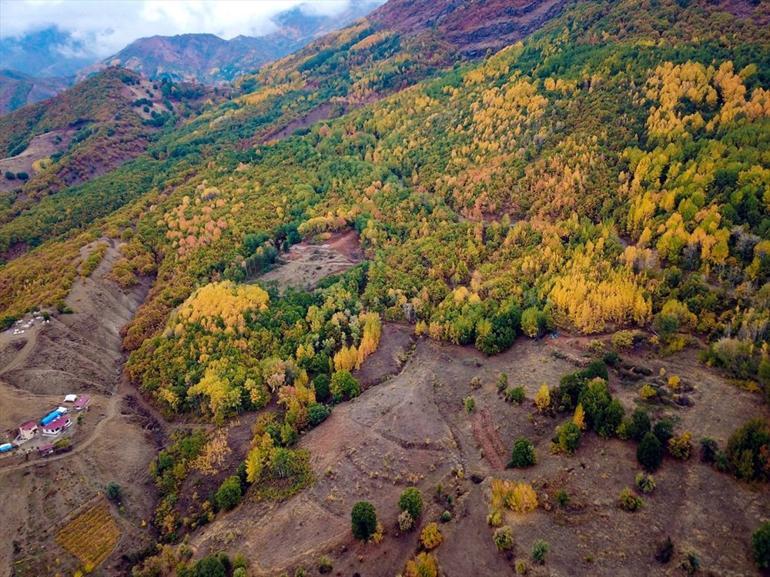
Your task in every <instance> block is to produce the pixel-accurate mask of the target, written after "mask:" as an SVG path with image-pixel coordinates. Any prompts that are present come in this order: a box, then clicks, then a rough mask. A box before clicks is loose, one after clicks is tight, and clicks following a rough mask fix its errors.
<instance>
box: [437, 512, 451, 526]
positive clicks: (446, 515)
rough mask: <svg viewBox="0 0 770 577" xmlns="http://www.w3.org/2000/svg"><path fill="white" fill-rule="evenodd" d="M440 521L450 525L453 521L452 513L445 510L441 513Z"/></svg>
mask: <svg viewBox="0 0 770 577" xmlns="http://www.w3.org/2000/svg"><path fill="white" fill-rule="evenodd" d="M439 520H440V521H441V522H442V523H449V522H450V521H451V520H452V513H451V512H450V511H447V510H445V511H444V512H443V513H441V517H439Z"/></svg>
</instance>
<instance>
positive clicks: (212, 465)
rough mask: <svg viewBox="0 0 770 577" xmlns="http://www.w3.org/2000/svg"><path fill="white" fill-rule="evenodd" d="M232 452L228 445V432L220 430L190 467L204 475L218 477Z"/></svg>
mask: <svg viewBox="0 0 770 577" xmlns="http://www.w3.org/2000/svg"><path fill="white" fill-rule="evenodd" d="M231 452H232V451H231V449H230V446H229V445H228V444H227V431H226V430H224V429H220V430H218V431H217V432H216V433H214V435H213V436H212V437H211V439H209V441H208V443H206V445H205V446H204V447H203V450H202V451H201V453H200V455H198V456H197V457H196V458H195V460H194V461H193V462H192V463H191V465H190V466H191V467H192V468H193V469H195V470H197V471H200V472H201V473H203V474H204V475H209V476H211V475H216V474H217V473H219V472H220V471H222V467H223V465H224V464H225V459H226V458H227V456H228V455H229V454H230V453H231Z"/></svg>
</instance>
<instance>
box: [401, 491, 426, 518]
mask: <svg viewBox="0 0 770 577" xmlns="http://www.w3.org/2000/svg"><path fill="white" fill-rule="evenodd" d="M398 508H399V509H401V510H402V511H407V512H408V513H409V514H410V515H411V516H412V519H414V520H415V521H417V520H418V519H419V518H420V516H421V515H422V495H421V494H420V491H419V489H417V488H416V487H409V488H407V489H404V491H403V492H402V493H401V496H400V497H399V498H398Z"/></svg>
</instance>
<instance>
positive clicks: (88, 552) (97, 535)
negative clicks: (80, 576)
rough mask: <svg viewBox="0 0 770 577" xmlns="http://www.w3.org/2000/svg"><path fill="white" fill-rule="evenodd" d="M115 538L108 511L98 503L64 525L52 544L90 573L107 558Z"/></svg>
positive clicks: (117, 530)
mask: <svg viewBox="0 0 770 577" xmlns="http://www.w3.org/2000/svg"><path fill="white" fill-rule="evenodd" d="M119 537H120V529H119V528H118V525H117V523H115V519H113V518H112V514H111V513H110V508H109V506H108V505H107V502H106V501H104V500H101V501H99V502H98V503H97V504H96V505H94V506H93V507H91V508H90V509H88V510H86V511H84V512H83V513H81V514H80V515H78V516H77V517H75V518H74V519H72V521H70V522H69V523H67V524H66V525H65V526H64V527H63V528H62V529H61V530H60V531H59V532H58V533H57V534H56V542H57V543H58V544H59V545H61V546H62V547H64V548H65V549H66V550H67V551H69V552H70V553H72V554H73V555H74V556H75V557H77V558H78V559H79V560H80V562H81V563H82V564H83V567H85V568H86V569H87V570H89V571H90V570H93V569H94V568H95V567H97V566H98V565H99V564H100V563H101V562H102V561H104V560H105V559H106V558H107V556H108V555H109V554H110V553H111V552H112V550H113V549H114V548H115V545H116V544H117V542H118V538H119Z"/></svg>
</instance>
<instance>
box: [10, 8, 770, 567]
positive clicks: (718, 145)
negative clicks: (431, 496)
mask: <svg viewBox="0 0 770 577" xmlns="http://www.w3.org/2000/svg"><path fill="white" fill-rule="evenodd" d="M769 15H770V4H769V3H768V1H767V0H762V1H760V2H756V1H748V0H747V1H742V0H727V1H722V2H714V1H711V0H642V1H639V0H613V1H610V0H586V1H579V2H577V1H576V2H555V1H549V0H540V1H533V2H513V3H511V2H496V1H493V0H490V1H478V2H462V3H461V2H453V1H450V2H400V1H395V2H391V3H388V4H386V5H385V6H384V7H382V8H381V9H379V10H378V11H376V12H375V13H374V14H373V15H372V16H371V17H370V18H368V19H365V20H363V21H359V22H357V23H355V24H353V25H351V26H349V27H347V28H345V29H343V30H341V31H339V32H336V33H333V34H330V35H328V36H325V37H323V38H322V39H319V40H318V41H316V42H314V43H312V44H311V45H309V46H308V47H306V48H304V49H302V50H300V51H298V52H297V53H295V54H292V55H290V56H288V57H286V58H284V59H282V60H280V61H277V62H275V63H273V64H270V65H268V66H266V67H264V68H263V69H262V70H260V71H259V72H258V73H257V74H255V75H249V76H245V77H243V78H242V79H241V80H240V81H239V85H238V90H239V91H240V93H239V94H238V95H236V96H234V97H233V98H232V99H229V100H228V101H227V102H225V103H223V104H221V105H217V106H210V107H207V108H206V109H205V110H202V111H201V112H200V114H197V115H191V116H190V118H188V119H185V120H183V121H180V122H179V124H178V125H177V126H175V127H174V128H173V129H168V130H165V131H162V132H160V133H159V134H158V137H157V139H155V140H153V141H152V142H151V143H150V144H149V146H148V148H147V152H146V154H141V155H139V156H138V157H137V158H135V159H134V160H130V161H128V162H125V163H124V164H122V166H120V167H118V168H115V169H113V170H110V171H109V172H106V173H104V174H102V175H101V176H98V177H96V178H93V179H91V180H90V181H89V183H88V184H86V185H83V186H78V187H70V188H66V187H62V188H61V189H59V190H54V191H52V192H51V193H50V194H48V195H47V196H46V197H45V198H44V199H42V200H40V201H39V202H35V203H28V204H27V203H26V199H22V200H19V199H16V200H15V201H14V202H16V203H18V202H22V203H23V204H22V205H20V206H21V208H20V209H18V210H15V211H12V210H11V209H7V210H5V211H4V213H3V214H4V215H6V216H5V217H4V218H3V220H2V222H1V223H0V249H2V250H3V251H4V252H5V254H6V256H7V262H6V263H5V265H4V266H3V268H2V269H0V315H3V316H4V318H5V321H4V322H5V323H6V324H9V323H10V322H13V320H14V319H15V318H16V317H18V316H20V315H22V314H24V313H25V312H26V311H29V310H32V309H36V308H40V307H49V308H50V307H56V306H57V304H58V305H59V308H60V309H61V308H63V307H62V306H61V301H62V299H63V298H64V296H65V295H66V294H67V291H68V290H69V288H70V286H71V284H72V282H73V280H74V279H75V278H77V277H78V275H79V274H82V267H81V264H82V263H81V260H80V256H79V254H80V253H79V251H80V249H81V247H83V246H85V245H86V244H88V243H91V242H93V241H94V240H96V239H99V238H102V237H107V238H110V239H120V240H121V241H122V245H121V247H122V248H121V251H122V258H121V259H120V260H119V261H118V262H117V264H116V265H115V266H114V267H113V269H112V272H111V275H112V278H113V279H114V280H115V281H116V282H117V283H118V284H120V285H121V286H126V287H128V286H131V285H132V284H135V283H138V282H139V281H140V279H141V278H144V277H147V276H153V277H154V283H153V286H152V288H151V289H150V291H149V294H148V296H147V298H146V300H145V301H144V303H143V305H142V306H141V307H140V308H139V310H138V312H137V314H136V316H135V317H134V319H133V320H132V321H131V323H130V324H129V325H128V326H127V328H126V329H125V330H124V333H123V337H124V339H123V346H124V348H125V350H126V351H127V352H128V353H129V354H130V356H129V358H128V361H127V365H126V371H127V374H128V377H129V378H130V379H131V381H132V382H133V383H134V384H135V385H136V386H137V387H138V388H139V390H141V391H142V393H143V394H145V395H146V396H147V397H148V398H149V399H151V400H152V402H153V404H154V405H155V407H157V408H159V409H160V410H161V411H162V412H163V413H164V414H165V415H166V416H168V417H169V418H180V417H181V418H192V419H198V420H202V421H211V422H214V423H216V424H222V423H226V422H227V421H228V420H229V419H232V418H233V417H236V416H237V415H239V414H242V413H244V412H253V411H257V410H262V409H265V408H269V409H270V410H268V411H267V412H266V413H265V414H264V415H263V417H264V418H262V417H260V419H261V420H259V421H258V422H257V424H256V425H255V427H254V432H255V436H254V440H253V442H252V444H251V449H250V451H249V454H248V457H247V459H246V461H245V464H244V465H243V467H242V470H241V476H242V477H243V479H244V484H246V480H247V481H248V484H252V483H254V484H256V485H257V487H258V490H260V491H261V487H260V486H259V483H260V481H261V480H265V483H266V485H265V486H266V488H265V490H264V492H261V493H260V498H265V499H269V498H271V497H276V496H278V497H280V498H285V497H287V496H289V495H291V494H294V493H295V492H297V491H299V490H300V489H301V488H302V487H304V486H306V485H307V483H309V479H308V477H307V475H308V466H307V459H308V456H307V454H306V452H305V451H304V450H303V449H297V448H296V442H297V438H298V435H299V433H300V432H302V431H304V430H306V429H308V428H310V427H312V426H314V425H316V424H318V423H319V422H320V421H323V420H324V419H325V418H326V416H327V415H328V408H327V407H326V405H322V403H323V402H326V401H327V400H328V401H332V402H339V401H342V400H346V399H350V398H352V397H354V396H356V395H357V394H358V393H359V389H358V384H357V383H356V381H355V380H354V379H352V377H351V376H350V372H349V371H353V370H355V369H357V368H359V367H361V366H362V364H363V363H364V361H365V360H366V359H367V357H369V356H370V355H371V354H372V353H373V351H375V350H376V348H377V345H378V343H379V340H380V337H381V333H382V330H383V321H398V322H407V323H410V324H413V325H414V331H415V333H416V334H417V335H423V336H426V337H428V338H430V339H432V340H436V341H445V342H450V343H455V344H461V345H472V346H474V347H476V348H477V349H478V350H479V351H481V352H482V353H484V354H486V355H494V354H497V353H501V352H503V351H505V350H506V349H508V348H509V347H511V345H512V344H513V342H514V340H515V339H516V338H517V336H520V335H522V334H523V335H526V336H527V337H531V338H538V337H541V336H542V335H544V334H545V333H550V332H553V331H567V332H569V333H571V334H578V335H591V334H606V333H613V334H614V335H615V336H614V337H613V338H614V339H617V342H618V343H619V344H623V343H625V344H626V345H627V346H629V347H630V346H631V344H632V343H633V342H635V340H639V339H642V340H644V341H645V342H646V346H649V347H650V348H651V350H652V351H654V352H655V354H659V355H668V354H673V353H675V352H677V351H681V350H682V349H684V348H686V347H688V346H695V347H700V348H701V349H702V360H703V361H704V362H705V363H708V364H710V365H711V366H715V367H719V368H720V369H722V370H724V371H725V374H727V375H729V376H730V378H733V379H735V380H736V382H738V383H739V384H740V385H741V386H742V387H743V388H745V389H747V390H750V391H753V392H754V393H756V395H757V396H759V395H762V396H763V398H765V399H767V400H768V401H770V357H769V356H768V355H770V351H768V347H767V339H768V336H770V335H768V330H769V329H770V325H769V324H768V321H769V320H770V284H768V283H769V281H770V25H769V24H770V16H769ZM115 74H120V73H119V72H115ZM48 110H50V109H48ZM22 112H23V113H24V114H29V112H28V109H27V110H24V111H22ZM46 114H47V113H46V112H43V111H41V112H40V114H39V118H36V119H35V121H34V124H33V125H29V126H30V127H28V125H25V126H24V127H22V128H21V129H19V128H17V127H16V126H15V125H14V124H8V122H9V121H7V120H4V122H6V124H5V126H8V129H7V130H3V131H2V134H3V135H4V138H5V141H6V142H5V145H4V146H5V148H6V150H8V147H9V146H11V145H16V143H17V142H22V141H23V140H25V139H27V138H29V137H30V136H31V135H32V134H33V131H35V130H47V129H48V128H47V125H46V124H45V120H44V119H45V118H46ZM111 114H112V113H111ZM15 118H20V117H15ZM25 118H26V117H25ZM13 122H14V123H15V122H16V121H13ZM137 124H138V125H139V126H143V124H142V123H141V122H139V121H137ZM31 126H34V128H32V127H31ZM6 134H9V135H11V136H5V135H6ZM110 191H115V193H114V194H113V193H112V192H110ZM118 191H119V194H118ZM24 196H25V197H26V195H24ZM20 198H21V197H20ZM17 206H19V205H17ZM351 229H354V230H355V231H356V232H357V233H358V235H359V238H360V242H361V247H362V249H363V252H364V255H365V262H363V263H362V264H360V265H359V266H356V267H354V268H353V269H351V270H350V271H348V272H346V273H344V274H341V275H339V276H333V277H330V278H328V279H326V280H324V281H322V282H321V283H320V285H319V287H318V288H317V290H315V291H313V292H305V291H292V290H288V291H286V292H284V293H282V294H281V293H279V292H278V291H277V290H275V289H274V288H272V287H270V286H268V285H265V284H264V283H263V284H262V285H260V283H259V280H260V279H259V275H260V274H261V273H262V272H264V271H266V270H267V269H269V268H270V267H271V265H273V263H274V261H275V260H276V259H277V258H278V257H279V256H280V255H281V254H283V253H284V251H286V250H288V249H289V247H290V246H292V245H294V244H297V243H298V242H300V241H302V240H309V239H313V238H319V237H320V238H324V237H328V236H329V235H330V233H336V232H342V231H346V230H351ZM33 246H34V247H35V248H32V247H33ZM638 329H641V330H643V331H644V332H643V333H642V332H636V331H637V330H638ZM613 342H614V341H613ZM608 362H612V359H611V358H610V360H609V361H608ZM606 370H607V369H606V367H604V365H602V366H601V368H599V369H597V367H596V366H595V365H594V366H592V367H589V368H588V369H586V371H585V372H579V373H575V375H574V376H573V380H572V381H569V380H568V381H567V382H566V384H565V383H564V382H563V383H562V385H561V387H560V388H557V389H555V390H553V391H551V392H549V390H548V387H547V386H545V385H544V387H545V390H544V392H543V391H541V392H539V393H538V398H537V399H536V403H537V406H538V409H539V410H542V411H546V410H552V411H553V412H554V413H558V412H562V411H566V410H569V411H570V412H571V411H572V410H574V409H575V405H576V404H578V403H577V401H578V398H580V399H584V395H583V391H584V390H586V391H590V392H589V393H586V396H585V403H586V405H587V406H586V407H585V410H586V411H587V414H588V417H587V419H588V424H587V425H585V423H583V422H582V420H581V422H580V424H581V425H583V426H587V427H588V428H593V429H595V430H597V431H598V432H600V435H601V436H602V437H613V436H617V435H619V434H620V433H618V430H619V429H618V426H619V425H620V423H621V420H622V418H623V407H622V406H620V404H619V403H618V402H617V401H612V403H614V404H612V403H610V395H609V392H607V391H606V384H602V383H603V382H604V381H602V379H601V378H599V379H598V381H599V384H597V381H596V379H595V377H602V376H603V377H604V379H606V378H607V373H606ZM661 378H662V373H661ZM591 379H594V380H591ZM589 381H591V383H592V385H591V387H592V388H588V389H587V388H586V387H588V385H587V383H588V382H589ZM602 387H604V389H602ZM503 388H504V387H503ZM522 394H523V393H522ZM591 395H595V396H596V398H595V399H594V398H593V397H591ZM469 398H470V401H472V400H473V399H472V398H471V397H469ZM466 401H467V399H466ZM470 401H467V402H466V404H465V408H466V410H467V411H468V413H471V412H472V411H473V405H472V403H471V402H470ZM605 401H606V403H605ZM582 402H583V401H582V400H581V405H582ZM590 403H593V404H590ZM597 407H599V408H597ZM605 409H606V411H605ZM582 410H583V409H582V408H581V411H582ZM581 415H582V413H581ZM582 418H583V417H582V416H581V417H580V419H582ZM605 425H606V426H605ZM628 426H631V425H628ZM576 427H577V425H576ZM762 427H764V428H762ZM647 428H648V429H649V422H648V423H647ZM754 433H756V434H755V435H754ZM564 434H565V435H566V432H565V433H564ZM579 434H580V433H579V430H578V433H577V435H578V438H579ZM624 434H625V433H624ZM649 434H651V433H649ZM746 434H747V435H749V434H751V435H754V436H752V437H751V438H752V439H753V440H752V441H751V442H752V443H754V445H752V449H751V450H749V453H748V456H746V455H744V456H743V457H736V458H735V459H733V460H732V461H729V462H728V461H724V462H723V465H722V466H723V470H726V471H728V470H729V471H731V472H733V473H734V474H735V475H736V476H738V477H741V478H744V479H754V480H767V478H768V476H769V475H770V460H768V453H767V451H768V450H770V449H768V446H770V433H768V432H767V427H766V426H765V425H758V426H757V430H756V431H754V429H752V431H750V432H749V433H746ZM558 435H561V433H558ZM631 436H632V438H633V435H631ZM626 437H628V435H627V434H626ZM562 440H564V439H562ZM637 440H638V439H637ZM669 440H670V435H669V437H667V438H666V439H665V441H666V442H668V441H669ZM754 441H756V442H754ZM555 442H557V444H558V443H559V442H561V440H558V437H557V440H556V441H555ZM650 442H652V441H650ZM655 442H656V443H657V442H658V441H655ZM687 442H688V443H689V441H687ZM196 443H197V445H200V446H197V445H196ZM203 443H204V441H203V437H200V438H198V437H196V436H195V435H193V436H191V437H190V438H189V439H188V440H187V441H185V442H180V443H178V444H176V445H174V446H172V447H170V448H169V449H168V450H167V451H164V452H163V453H161V456H160V457H159V459H158V460H157V462H156V463H155V465H154V468H153V475H154V476H155V478H156V480H157V482H158V486H159V487H160V491H161V500H160V504H159V506H158V510H157V515H156V519H155V525H156V527H157V528H158V530H159V532H160V535H161V537H162V539H165V540H168V541H174V540H175V539H178V538H179V537H180V536H181V535H182V534H183V533H184V532H185V531H192V530H194V529H195V527H197V526H198V525H199V524H201V523H205V522H207V521H208V520H211V518H213V516H214V514H213V513H211V514H210V515H209V511H210V510H211V509H210V508H211V507H212V506H213V505H212V504H211V502H207V503H208V505H205V504H204V506H203V509H201V510H200V511H198V513H199V514H200V516H196V517H194V518H192V517H190V516H189V515H188V516H185V515H184V514H183V513H182V512H180V510H179V509H178V508H177V507H178V506H179V499H180V491H181V487H182V486H183V483H184V479H185V478H186V475H187V474H188V472H189V467H190V466H191V465H190V462H189V461H190V460H189V459H188V458H187V457H186V456H185V455H186V454H188V453H189V452H190V450H191V446H192V445H196V446H197V448H196V449H195V451H193V453H194V452H196V451H197V452H200V450H201V446H202V445H203ZM426 443H427V441H426ZM564 443H567V440H564ZM752 451H753V452H752ZM733 453H734V454H735V451H733ZM744 457H745V459H744ZM741 459H744V461H740V460H741ZM276 463H278V464H276ZM287 478H288V480H287ZM268 480H269V481H270V482H276V483H277V484H278V487H279V488H278V489H276V488H275V487H274V486H273V485H269V484H268V483H267V481H268ZM236 482H237V480H236ZM268 485H269V486H268ZM501 487H502V486H498V487H497V489H494V488H493V491H495V490H497V491H498V493H499V494H498V498H499V500H500V503H510V502H513V501H516V499H517V498H518V497H517V498H514V496H513V493H514V491H513V489H512V488H511V487H508V488H507V489H506V488H505V487H502V488H501ZM506 491H509V492H510V495H508V496H507V497H506V494H507V493H506ZM437 498H439V497H437ZM525 500H526V499H525ZM630 506H631V505H629V507H630ZM206 507H208V508H209V509H207V508H206ZM501 507H502V505H501ZM510 507H511V508H512V507H513V506H512V505H510ZM191 519H192V520H191ZM490 523H492V524H494V523H493V520H491V521H490ZM496 535H497V533H496ZM425 548H426V549H429V548H430V547H428V546H426V547H425ZM166 553H168V551H166ZM423 555H425V554H424V553H423ZM544 555H545V552H543V556H544ZM426 559H427V558H426ZM178 561H179V560H178V559H175V560H173V561H172V562H170V563H171V564H172V565H173V563H176V562H178ZM423 561H424V562H425V563H426V564H428V565H429V564H430V563H431V562H430V561H429V560H425V559H423ZM155 562H157V563H159V564H162V563H169V560H168V559H164V560H163V561H158V560H157V559H156V560H155ZM159 566H160V565H158V567H159ZM407 567H409V566H407ZM153 570H155V569H152V568H151V567H149V566H148V567H147V568H146V573H139V574H147V575H151V574H152V575H156V574H161V573H158V572H156V573H153V572H152V571H153ZM157 571H160V569H157ZM409 571H410V570H409V569H407V574H409V575H419V574H433V575H435V574H436V573H435V572H433V573H419V572H417V569H416V568H415V569H414V572H412V573H410V572H409Z"/></svg>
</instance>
